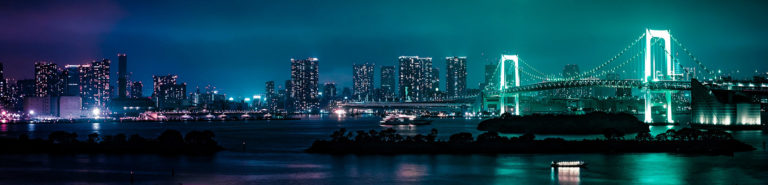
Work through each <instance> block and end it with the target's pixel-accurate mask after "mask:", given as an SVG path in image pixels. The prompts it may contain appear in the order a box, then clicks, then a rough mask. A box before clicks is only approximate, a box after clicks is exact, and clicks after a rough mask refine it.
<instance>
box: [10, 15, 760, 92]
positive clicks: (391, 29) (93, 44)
mask: <svg viewBox="0 0 768 185" xmlns="http://www.w3.org/2000/svg"><path fill="white" fill-rule="evenodd" d="M766 7H768V6H766V3H764V2H750V1H737V2H730V1H533V0H531V1H446V0H435V1H379V2H373V1H273V2H269V1H217V2H212V1H174V2H156V1H148V2H137V1H101V2H85V1H82V2H80V1H78V2H53V3H35V2H28V1H18V2H13V1H4V2H0V17H2V19H0V27H2V29H0V62H2V63H4V64H5V66H6V67H5V68H6V75H7V76H11V77H14V78H17V79H21V78H31V76H32V71H33V65H32V64H33V63H34V62H35V61H39V60H50V61H54V62H56V63H58V64H62V65H63V64H80V63H85V62H87V61H90V60H93V59H96V58H104V57H107V58H111V59H112V60H113V61H116V56H115V55H116V54H117V53H123V52H124V53H127V54H128V58H129V69H128V70H129V71H131V72H133V76H132V79H134V80H141V81H144V83H145V84H151V83H150V82H151V76H152V75H153V74H168V73H171V74H178V75H179V76H180V81H183V82H188V83H189V84H190V87H189V88H188V89H190V90H194V87H195V86H200V87H203V86H204V85H205V84H214V85H216V86H217V87H218V89H219V90H221V91H223V92H226V93H227V94H228V96H229V95H232V96H244V97H250V96H251V95H253V94H256V93H259V92H262V90H263V89H264V82H265V81H268V80H275V81H277V82H278V83H277V84H282V83H281V82H282V81H284V80H287V79H288V78H289V74H290V59H291V58H306V57H318V58H319V60H320V82H321V83H324V82H336V83H337V84H340V86H341V87H344V86H351V76H352V64H353V63H365V62H372V63H375V64H376V66H377V67H378V66H383V65H395V64H396V60H397V57H398V56H401V55H409V56H411V55H418V56H424V57H433V58H434V59H435V60H434V61H433V62H434V63H435V66H437V67H439V68H440V69H441V71H442V72H444V71H445V70H444V69H445V61H444V60H440V59H441V58H444V57H447V56H454V55H458V56H467V58H468V59H467V61H468V64H469V66H468V70H469V77H468V78H469V83H468V84H469V85H470V87H471V88H474V87H476V84H477V83H478V82H481V81H482V80H483V75H482V74H483V65H484V64H487V63H491V62H494V61H498V57H499V56H500V55H501V54H519V55H520V58H521V59H523V60H525V61H526V62H528V63H531V64H532V65H535V66H537V67H538V68H539V69H541V70H543V72H547V73H556V72H561V71H562V67H563V66H564V65H565V64H571V63H576V64H579V65H580V68H582V69H589V68H592V67H594V66H595V65H598V64H600V63H603V62H605V61H607V60H608V59H610V57H612V56H613V55H615V54H616V53H617V52H618V51H620V50H621V49H623V47H625V46H627V44H629V43H630V42H631V41H632V40H633V39H635V38H637V37H638V36H639V35H640V34H642V33H643V32H644V31H645V29H646V28H651V29H669V30H671V33H672V35H674V36H675V37H676V38H678V39H680V40H681V42H683V43H684V44H685V45H686V46H687V47H688V48H689V49H690V50H692V51H693V52H694V54H696V55H697V56H698V57H700V59H701V60H702V61H703V62H705V63H706V64H708V65H709V66H711V67H713V68H722V69H724V70H737V69H738V70H740V72H741V75H742V76H749V75H752V74H753V73H754V70H755V69H757V70H759V71H762V72H764V71H766V70H768V66H766V65H765V64H766V59H768V52H765V51H766V50H767V49H768V42H767V41H768V35H766V34H765V33H768V26H767V25H766V24H765V23H766V22H768V13H766V12H768V11H764V10H765V9H766ZM713 35H718V36H713ZM115 66H116V65H115ZM115 70H116V67H115ZM379 72H380V71H379V70H378V69H377V70H376V76H378V75H379ZM444 75H445V74H441V77H442V78H444V77H445V76H444ZM115 79H116V78H115ZM441 85H443V86H444V85H445V84H441ZM145 86H147V85H145ZM376 86H378V80H377V81H376ZM341 87H339V89H341ZM149 91H151V88H149V86H147V87H145V92H149Z"/></svg>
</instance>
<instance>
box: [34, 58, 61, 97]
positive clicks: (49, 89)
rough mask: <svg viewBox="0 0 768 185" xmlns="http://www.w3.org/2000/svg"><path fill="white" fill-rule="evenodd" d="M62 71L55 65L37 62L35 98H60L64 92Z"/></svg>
mask: <svg viewBox="0 0 768 185" xmlns="http://www.w3.org/2000/svg"><path fill="white" fill-rule="evenodd" d="M60 71H61V70H60V69H59V67H58V66H57V65H56V64H54V63H48V62H35V96H37V97H45V96H60V95H61V94H62V92H63V87H62V80H61V72H60Z"/></svg>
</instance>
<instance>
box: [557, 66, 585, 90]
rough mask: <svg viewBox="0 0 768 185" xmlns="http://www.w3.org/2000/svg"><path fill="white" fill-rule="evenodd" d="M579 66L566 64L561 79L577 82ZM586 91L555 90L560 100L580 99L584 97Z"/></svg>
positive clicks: (578, 88)
mask: <svg viewBox="0 0 768 185" xmlns="http://www.w3.org/2000/svg"><path fill="white" fill-rule="evenodd" d="M579 73H580V72H579V65H577V64H567V65H565V67H563V74H562V75H563V78H565V79H573V80H578V78H577V77H578V76H579ZM586 92H587V89H586V88H580V87H577V88H565V89H557V94H558V96H559V97H562V98H581V97H584V96H586Z"/></svg>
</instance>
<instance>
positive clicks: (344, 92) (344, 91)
mask: <svg viewBox="0 0 768 185" xmlns="http://www.w3.org/2000/svg"><path fill="white" fill-rule="evenodd" d="M341 96H343V98H344V99H345V100H346V99H348V98H350V97H352V90H350V89H349V87H344V88H343V89H342V90H341Z"/></svg>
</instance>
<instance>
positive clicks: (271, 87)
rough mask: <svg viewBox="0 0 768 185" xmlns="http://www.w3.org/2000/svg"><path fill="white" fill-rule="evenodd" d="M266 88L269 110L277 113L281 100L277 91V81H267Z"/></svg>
mask: <svg viewBox="0 0 768 185" xmlns="http://www.w3.org/2000/svg"><path fill="white" fill-rule="evenodd" d="M265 86H266V89H265V91H266V96H267V97H266V98H267V110H268V111H269V112H276V111H277V105H278V104H277V102H278V100H279V98H278V94H277V92H276V91H275V81H267V82H266V83H265Z"/></svg>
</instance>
